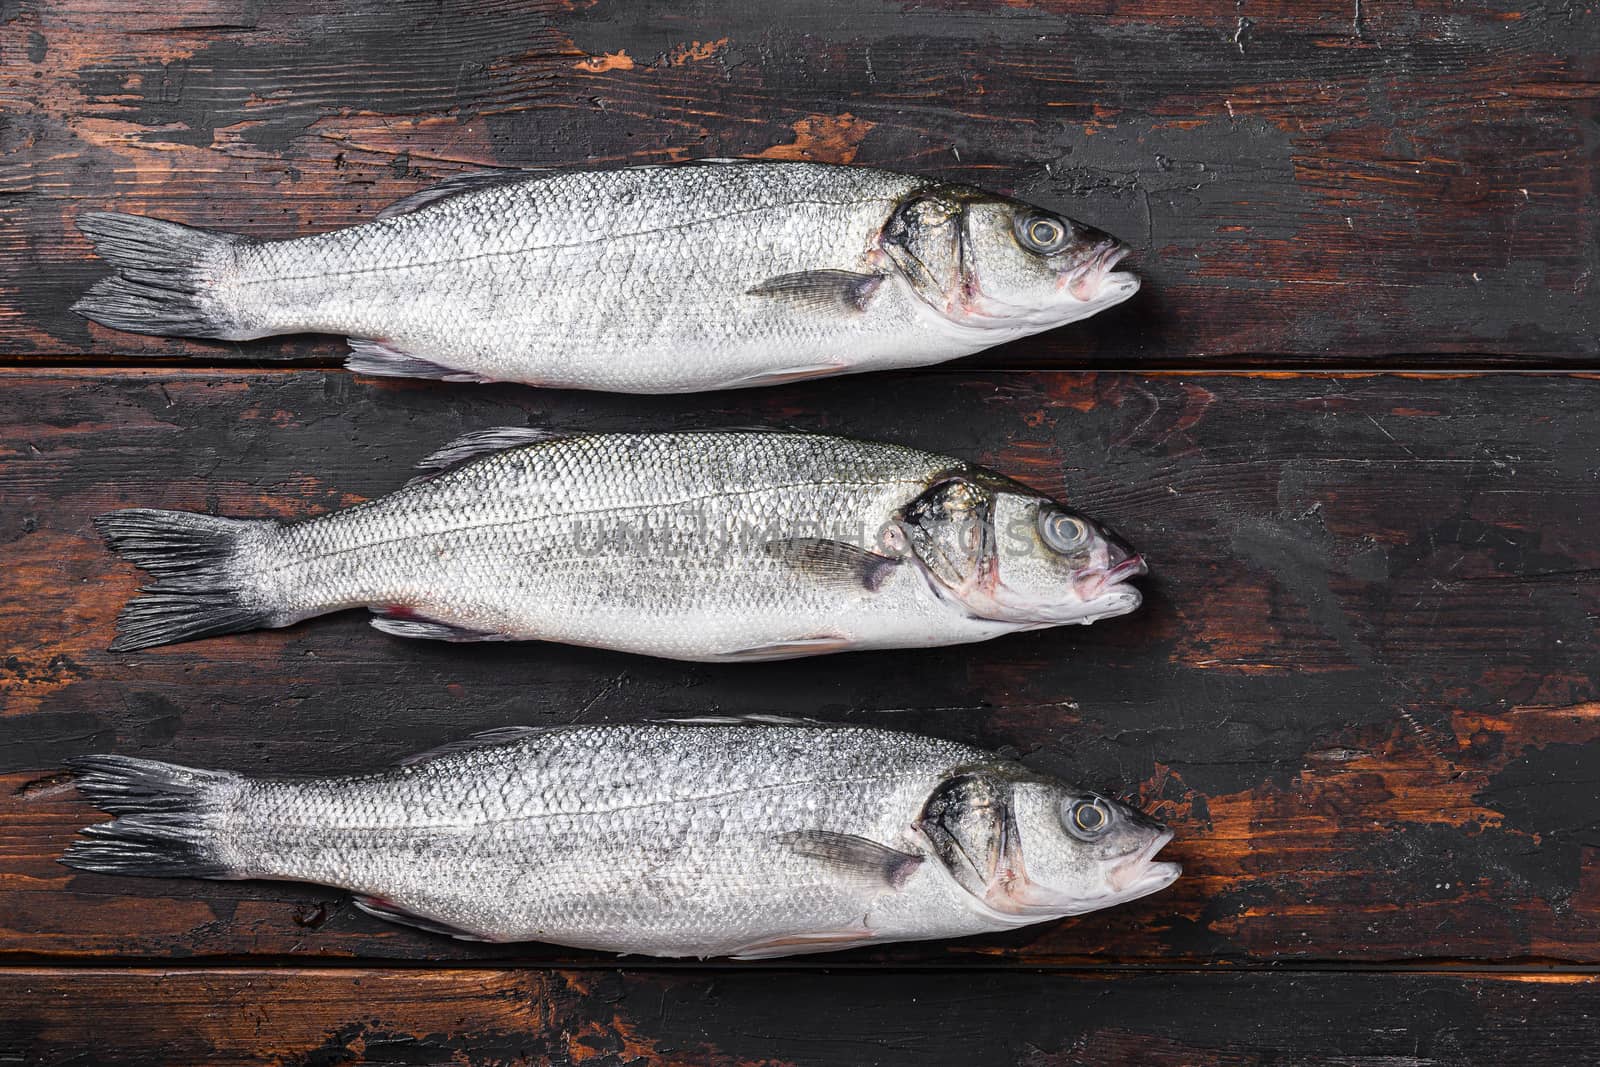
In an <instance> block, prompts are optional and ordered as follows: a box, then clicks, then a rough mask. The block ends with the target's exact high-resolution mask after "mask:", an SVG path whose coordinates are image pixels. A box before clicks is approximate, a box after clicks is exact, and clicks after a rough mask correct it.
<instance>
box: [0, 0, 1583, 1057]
mask: <svg viewBox="0 0 1600 1067" xmlns="http://www.w3.org/2000/svg"><path fill="white" fill-rule="evenodd" d="M1597 101H1600V15H1597V13H1596V10H1595V8H1594V5H1593V4H1586V3H1583V2H1578V3H1571V2H1569V3H1550V4H1545V5H1532V4H1529V5H1515V4H1499V3H1482V2H1473V3H1445V2H1437V0H1430V2H1415V3H1405V4H1401V3H1389V2H1380V0H1354V3H1351V2H1350V0H1343V2H1341V3H1331V2H1309V3H1298V4H1262V3H1258V2H1257V0H1240V2H1238V3H1213V4H1198V3H1172V2H1169V0H1133V2H1128V3H1121V2H1119V3H1109V2H1104V0H1102V2H1100V3H1086V2H1080V0H1022V2H1017V3H1006V4H995V5H988V4H983V3H978V2H968V0H933V2H930V3H925V4H915V5H910V4H899V3H879V2H877V0H857V2H852V0H795V2H793V3H787V4H782V5H767V4H755V3H747V2H742V0H741V2H732V0H727V2H721V3H717V2H705V3H696V4H692V5H686V6H685V5H678V4H672V3H667V2H664V0H648V2H643V3H634V4H629V3H624V2H621V0H582V2H570V3H569V2H562V0H544V2H537V3H477V4H453V3H392V2H389V0H344V2H342V3H341V2H338V0H334V2H329V0H317V2H311V0H285V2H274V3H258V2H255V0H166V2H163V3H156V2H153V0H136V2H129V3H120V2H119V3H115V4H113V3H105V2H94V0H63V2H57V3H46V2H31V0H20V2H18V0H6V2H3V3H0V151H3V153H4V157H3V160H0V457H3V458H0V546H3V552H0V707H3V716H0V731H3V733H0V741H3V742H4V743H3V744H0V776H3V781H0V1064H11V1063H72V1064H112V1063H150V1064H218V1063H234V1062H242V1063H275V1064H280V1063H295V1064H323V1065H331V1064H343V1063H355V1062H362V1063H395V1064H398V1063H405V1064H415V1063H440V1062H461V1063H521V1062H544V1061H549V1062H556V1063H569V1062H586V1063H603V1064H612V1063H635V1062H642V1063H673V1062H685V1063H715V1064H865V1063H905V1062H915V1063H921V1064H928V1065H934V1064H951V1065H968V1064H989V1063H996V1064H999V1063H1019V1064H1033V1065H1065V1064H1107V1063H1119V1062H1140V1063H1154V1062H1181V1063H1187V1064H1199V1063H1204V1064H1227V1065H1233V1064H1252V1063H1274V1064H1280V1063H1303V1062H1323V1061H1328V1062H1338V1063H1344V1064H1445V1063H1450V1064H1454V1063H1462V1062H1479V1063H1504V1062H1527V1063H1533V1062H1539V1063H1551V1064H1558V1063H1559V1064H1570V1063H1579V1062H1592V1061H1593V1060H1594V1058H1595V1055H1596V1053H1595V1050H1596V1047H1597V1046H1600V979H1597V978H1596V977H1595V976H1596V974H1597V972H1600V866H1597V864H1596V857H1597V852H1600V648H1597V645H1596V620H1597V617H1600V429H1597V419H1600V378H1597V377H1596V376H1595V373H1594V372H1595V371H1597V370H1600V279H1597V278H1596V274H1597V273H1600V245H1597V219H1600V200H1597V195H1600V194H1597V184H1600V104H1597ZM697 156H761V157H766V158H782V159H816V160H831V161H853V162H857V163H864V164H876V165H883V166H892V167H897V168H901V169H908V170H914V171H918V172H924V173H929V174H939V175H944V176H948V177H950V178H955V179H962V180H968V181H972V182H976V183H980V184H983V185H987V186H990V187H992V188H995V189H999V190H1004V191H1010V192H1014V193H1016V194H1017V195H1019V196H1023V197H1025V198H1028V199H1031V200H1035V201H1038V202H1040V203H1043V204H1046V205H1049V206H1051V207H1056V208H1059V209H1061V210H1063V211H1065V212H1067V213H1069V214H1071V215H1073V216H1076V217H1079V218H1082V219H1084V220H1086V221H1090V222H1093V223H1096V224H1098V225H1101V226H1103V227H1105V228H1107V229H1110V230H1112V231H1113V232H1116V233H1118V234H1119V235H1121V236H1123V237H1125V238H1127V239H1128V240H1129V241H1130V242H1131V243H1132V244H1133V245H1134V246H1135V247H1136V249H1137V252H1136V258H1135V260H1134V263H1135V266H1136V269H1137V270H1138V271H1139V272H1140V273H1141V274H1142V275H1143V276H1144V278H1145V280H1146V285H1145V289H1144V291H1143V292H1142V293H1141V294H1140V295H1139V296H1138V297H1137V298H1136V299H1135V300H1133V301H1132V302H1130V303H1129V304H1126V305H1124V306H1122V307H1121V308H1118V309H1116V310H1115V311H1113V312H1110V313H1108V314H1105V315H1103V316H1101V317H1099V318H1097V319H1094V320H1092V321H1090V322H1088V323H1084V324H1080V325H1078V326H1074V327H1069V328H1067V329H1064V330H1059V331H1056V332H1054V333H1051V334H1048V335H1045V336H1042V337H1037V338H1034V339H1031V340H1028V341H1025V342H1020V343H1017V344H1013V345H1009V346H1006V347H1004V348H1001V349H997V350H994V351H992V352H990V353H987V354H985V355H982V356H979V357H975V358H972V359H968V360H965V361H962V362H959V363H956V364H951V365H947V366H945V367H942V368H936V369H932V370H927V371H922V372H918V373H910V374H898V375H883V376H862V377H855V378H846V379H838V380H835V381H831V382H825V383H820V384H812V385H804V386H796V387H791V388H779V389H770V390H765V391H759V392H748V393H740V394H717V395H711V396H703V397H693V396H691V397H678V398H660V399H640V398H626V397H616V396H601V395H580V394H572V393H550V392H539V391H535V390H531V389H524V388H517V387H509V386H493V387H476V386H445V385H439V384H434V383H413V382H404V381H401V382H379V381H373V380H369V379H360V378H354V377H352V376H350V375H349V374H347V373H345V372H344V371H343V370H341V369H339V366H338V365H339V361H340V352H341V347H342V346H340V345H339V344H337V343H335V342H333V341H331V340H329V339H319V338H294V339H289V340H286V341H270V342H257V343H250V344H244V345H234V344H219V343H206V342H199V343H189V342H180V341H168V340H161V339H157V338H147V337H137V336H132V335H128V334H121V333H116V332H112V331H107V330H102V329H100V328H98V327H92V326H89V325H88V324H86V323H85V322H83V321H82V320H79V319H77V318H76V317H74V316H73V315H71V314H70V313H69V312H68V311H67V307H68V305H69V304H70V302H71V301H72V299H73V298H74V296H75V295H76V294H77V293H78V292H80V291H81V290H82V289H83V288H85V287H86V286H87V285H88V284H89V283H90V282H92V281H93V280H94V279H95V278H97V277H99V276H100V275H101V274H102V273H103V265H102V264H100V263H98V262H96V261H95V260H94V259H93V258H92V257H91V255H90V254H89V250H88V247H87V245H86V243H85V242H84V241H83V240H82V239H81V238H80V237H79V236H78V235H77V233H76V232H75V231H74V229H73V227H72V225H71V223H72V219H73V217H74V216H75V215H77V214H78V213H79V212H80V211H84V210H88V209H96V208H117V209H122V210H129V211H137V212H144V213H149V214H156V215H162V216H165V217H169V218H173V219H178V220H181V221H185V222H190V223H195V224H198V225H208V226H216V227H219V228H225V229H229V230H237V231H242V232H246V233H250V234H253V235H258V236H262V237H276V236H286V235H290V234H297V233H304V232H308V231H312V230H318V229H326V228H330V227H334V226H341V225H347V224H350V223H355V222H358V221H361V220H364V219H366V218H368V217H370V216H371V214H372V213H373V212H374V211H375V210H376V209H377V208H378V207H380V206H381V205H383V204H384V203H386V202H388V201H391V200H394V199H396V198H398V197H400V196H402V195H405V194H407V193H410V192H412V191H414V190H416V189H417V188H419V187H420V186H422V185H424V184H426V183H428V182H430V181H432V180H434V179H438V178H442V177H445V176H448V175H451V174H456V173H460V172H463V171H467V170H470V169H472V168H474V167H478V166H481V165H485V164H496V165H545V164H553V165H559V166H566V165H590V164H624V163H639V162H658V161H663V160H675V159H686V158H693V157H697ZM625 356H626V354H625V353H621V354H619V358H625ZM507 422H510V423H518V424H524V423H529V422H535V423H544V424H547V425H550V426H552V427H558V428H568V427H584V428H623V427H628V428H633V427H656V428H669V427H687V426H716V425H725V424H729V423H735V424H741V425H743V424H750V423H754V422H768V423H774V424H782V425H788V426H797V427H805V428H813V429H819V430H830V431H838V432H844V433H850V434H855V435H860V436H869V437H878V438H883V439H887V440H892V441H898V442H904V443H907V444H914V445H919V446H925V447H929V448H935V449H938V450H940V451H945V452H950V453H954V454H956V455H960V456H963V457H967V458H970V459H973V460H977V461H980V462H983V463H986V464H989V465H991V466H994V467H997V468H999V469H1001V470H1004V471H1007V472H1009V473H1012V474H1014V475H1016V476H1018V477H1020V478H1022V479H1024V480H1026V481H1029V482H1031V483H1033V484H1034V485H1036V486H1037V487H1039V488H1041V489H1044V490H1048V491H1051V492H1055V493H1061V494H1064V495H1065V496H1066V497H1068V498H1069V499H1071V500H1073V501H1074V502H1077V503H1080V504H1082V505H1083V506H1084V507H1085V508H1086V509H1087V510H1089V511H1091V512H1092V513H1094V514H1096V515H1100V516H1103V517H1105V518H1106V519H1107V520H1109V521H1110V522H1111V523H1113V524H1114V525H1115V526H1117V527H1118V528H1119V529H1121V530H1122V531H1124V532H1125V533H1126V534H1127V535H1128V536H1129V538H1130V539H1131V540H1133V541H1134V542H1135V543H1136V544H1137V545H1139V546H1140V547H1141V548H1142V549H1144V551H1145V552H1146V553H1147V554H1148V555H1149V556H1150V557H1151V559H1152V560H1153V562H1154V566H1155V573H1154V575H1153V576H1152V578H1151V579H1150V580H1149V581H1148V582H1147V583H1146V584H1145V587H1146V589H1147V590H1148V592H1149V594H1150V595H1149V598H1148V604H1147V607H1146V608H1145V610H1144V611H1143V612H1142V613H1140V614H1139V615H1137V616H1135V617H1131V618H1128V619H1124V620H1120V621H1117V622H1114V623H1106V624H1101V625H1099V626H1095V627H1092V628H1089V629H1084V630H1081V631H1078V632H1065V631H1053V632H1044V633H1038V634H1033V635H1028V636H1018V637H1013V638H1008V639H1003V640H1000V641H996V642H993V643H991V644H986V645H978V646H971V647H966V648H957V649H946V650H940V651H931V652H918V653H909V652H908V653H897V654H859V655H849V656H838V657H832V658H829V659H826V660H820V661H810V662H801V663H788V664H771V665H756V666H726V667H712V666H701V665H685V664H677V663H668V662H662V661H654V660H646V659H637V658H629V657H626V656H622V655H613V654H606V653H601V652H591V651H579V650H573V649H568V648H561V647H557V646H549V645H537V644H535V645H526V646H477V647H473V646H466V647H449V646H442V645H434V644H427V643H407V642H402V641H397V640H393V639H388V638H385V637H383V636H382V635H379V634H376V633H374V632H372V631H371V630H370V628H369V627H368V626H367V625H366V622H365V619H364V618H363V617H358V616H356V615H348V616H342V617H336V618H331V619H324V620H321V621H316V622H312V623H309V624H306V625H302V626H299V627H296V628H293V629H290V630H287V631H274V632H269V633H254V634H247V635H242V636H236V637H229V638H223V639H218V640H213V641H208V642H205V643H202V644H192V645H185V646H180V647H175V648H170V649H160V650H155V651H151V652H146V653H140V654H136V655H122V656H113V655H110V654H108V653H107V652H106V651H105V648H106V644H107V642H108V641H109V639H110V637H111V633H112V619H113V617H114V616H115V614H116V611H117V608H118V606H119V605H120V603H121V602H122V601H123V599H124V598H125V597H127V596H128V595H129V593H130V592H131V591H132V590H133V588H134V586H135V584H136V581H137V577H136V575H135V573H134V572H133V571H132V570H130V569H129V568H127V567H125V566H123V565H120V564H119V563H117V562H116V561H115V560H114V559H113V558H112V557H111V556H110V555H109V554H108V553H107V552H106V551H104V550H103V548H102V546H101V545H100V544H99V542H98V540H97V538H96V537H95V535H94V533H93V531H92V529H91V527H90V524H89V520H90V517H91V516H93V515H94V514H96V513H98V512H101V511H104V510H107V509H109V508H114V507H119V506H126V505H136V504H137V505H150V506H157V507H175V508H194V509H201V510H215V511H218V512H222V513H229V514H251V515H277V516H285V517H292V516H300V515H309V514H314V513H316V512H318V511H320V510H323V509H326V508H328V507H332V506H337V505H341V504H346V503H349V502H353V501H357V500H360V499H363V498H366V497H370V496H372V495H375V494H378V493H382V492H385V491H387V490H389V489H391V488H393V487H394V486H396V485H398V484H399V483H400V482H402V481H404V480H405V478H406V477H407V474H406V468H407V467H408V466H409V464H410V463H411V462H412V461H414V460H415V459H417V458H418V457H420V456H421V455H423V454H425V453H426V452H428V451H430V450H431V449H432V448H433V447H435V446H436V445H438V444H439V443H441V442H443V441H445V440H447V439H449V438H450V437H452V436H454V435H455V434H456V433H458V432H459V431H462V430H465V429H473V428H480V427H487V426H493V425H497V424H502V423H507ZM745 711H763V712H777V713H789V714H801V715H809V716H816V717H820V718H826V719H837V720H851V721H857V722H866V723H876V724H885V725H892V726H897V727H907V728H915V729H918V730H921V731H924V732H929V733H935V734H940V735H943V736H947V737H952V738H959V739H962V740H966V741H972V742H976V743H981V744H984V745H989V746H995V747H999V746H1009V747H1010V748H1012V749H1014V750H1016V751H1017V752H1018V753H1020V754H1021V756H1022V758H1024V759H1025V760H1026V761H1027V762H1028V763H1030V764H1031V765H1033V766H1036V767H1039V768H1041V769H1045V770H1048V771H1051V772H1056V773H1059V774H1062V775H1064V776H1067V777H1069V778H1071V779H1073V780H1076V781H1079V782H1082V783H1084V784H1087V785H1091V786H1095V787H1098V788H1100V789H1103V790H1109V791H1115V792H1118V793H1121V794H1122V795H1125V796H1129V797H1134V798H1138V799H1139V800H1141V801H1142V802H1143V803H1144V804H1146V805H1147V806H1149V807H1151V808H1152V809H1154V810H1156V811H1158V812H1160V813H1161V814H1162V815H1163V817H1165V818H1167V819H1169V820H1170V821H1171V822H1173V824H1174V825H1175V827H1176V828H1177V830H1178V833H1179V838H1178V841H1177V842H1176V843H1175V844H1174V845H1173V846H1172V848H1171V849H1170V852H1171V853H1172V854H1173V855H1174V856H1175V857H1176V858H1178V859H1181V860H1182V861H1183V863H1184V865H1185V868H1186V874H1185V875H1184V877H1183V878H1182V879H1181V880H1180V881H1179V882H1178V883H1177V884H1176V885H1175V886H1174V887H1173V888H1172V889H1170V890H1168V891H1167V892H1165V893H1162V894H1160V895H1157V896H1155V897H1151V898H1148V899H1146V900H1144V901H1140V902H1138V903H1136V904H1134V905H1130V906H1127V907H1123V908H1119V909H1115V910H1112V911H1108V912H1102V913H1098V914H1093V915H1090V916H1087V917H1084V918H1081V919H1078V920H1076V921H1068V922H1062V923H1057V924H1054V925H1048V926H1043V927H1034V928H1029V929H1026V930H1021V931H1017V932H1015V933H1012V934H1009V935H1004V936H996V937H986V938H977V939H972V940H967V941H959V942H953V943H948V944H933V945H905V946H891V947H887V948H883V949H879V950H871V951H856V952H851V953H845V954H841V955H838V956H834V957H815V958H809V959H801V960H792V961H781V960H780V961H774V962H772V963H768V964H753V965H743V966H737V965H731V964H728V963H712V964H704V965H700V964H693V963H682V964H674V963H669V962H656V961H644V960H623V961H621V962H620V963H619V962H618V961H617V960H615V959H613V958H609V957H602V956H599V955H596V954H590V953H583V952H578V951H572V950H565V949H559V948H551V947H547V946H542V945H524V946H498V947H496V946H479V945H469V944H464V943H459V942H453V941H448V940H443V939H440V938H436V937H432V936H429V935H426V934H423V933H419V932H416V931H412V930H408V929H403V928H398V927H394V926H389V925H385V924H383V923H381V922H378V921H376V920H373V919H371V918H368V917H365V916H363V915H362V914H360V913H359V912H357V911H356V910H355V908H354V907H352V906H351V905H350V904H349V902H348V900H347V899H346V898H345V897H343V896H342V895H341V894H339V893H335V892H331V891H325V890H319V889H314V888H306V887H301V886H294V885H283V884H274V883H257V882H247V883H207V882H183V881H159V880H135V879H111V878H106V877H96V876H91V875H85V874H78V873H74V872H71V871H68V870H67V869H66V868H64V867H61V866H59V865H58V864H57V863H56V862H55V861H56V858H57V857H58V856H59V855H60V853H61V851H62V849H63V848H64V847H65V846H66V845H67V844H68V842H69V841H71V840H72V839H73V836H74V833H75V831H76V830H77V829H78V828H79V827H80V826H82V825H84V824H86V823H89V822H93V821H97V819H98V818H99V816H98V814H97V813H96V812H95V811H94V810H93V809H91V808H90V807H89V806H88V805H87V804H85V803H84V802H82V801H81V800H79V799H77V797H76V796H75V794H74V793H73V791H72V789H71V787H70V785H68V784H67V783H66V780H65V779H64V778H63V777H62V776H61V775H60V774H59V772H58V768H59V766H60V764H61V761H62V760H63V759H65V758H66V757H69V756H72V755H76V754H81V753H85V752H91V751H106V750H110V751H118V752H126V753H133V754H138V755H144V756H152V757H161V758H171V759H176V760H181V761H188V762H194V763H200V764H207V765H217V766H224V767H233V768H240V769H265V770H272V771H282V772H307V773H324V772H335V771H342V770H348V769H352V768H365V767H377V766H381V765H383V764H385V763H387V762H389V761H391V760H393V759H395V758H397V757H399V756H401V755H404V754H406V753H409V752H412V751H415V750H418V749H422V748H425V747H428V746H431V745H434V744H437V743H440V742H443V741H445V740H448V739H451V738H456V737H460V736H462V735H464V734H467V733H469V732H472V731H476V730H482V729H487V728H492V727H496V726H502V725H507V724H512V723H555V722H570V721H580V720H596V721H599V720H626V719H632V718H637V717H643V716H650V715H654V714H658V713H661V712H745Z"/></svg>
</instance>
